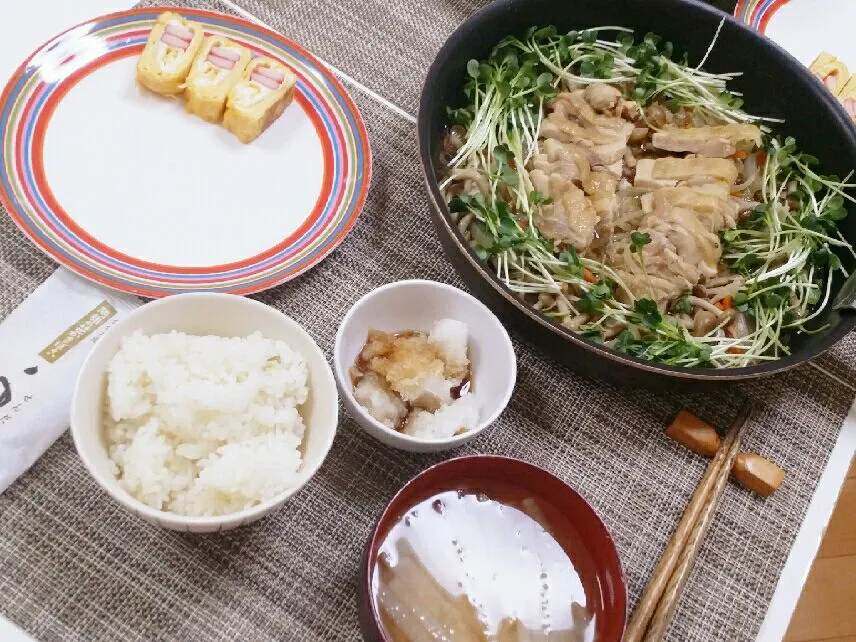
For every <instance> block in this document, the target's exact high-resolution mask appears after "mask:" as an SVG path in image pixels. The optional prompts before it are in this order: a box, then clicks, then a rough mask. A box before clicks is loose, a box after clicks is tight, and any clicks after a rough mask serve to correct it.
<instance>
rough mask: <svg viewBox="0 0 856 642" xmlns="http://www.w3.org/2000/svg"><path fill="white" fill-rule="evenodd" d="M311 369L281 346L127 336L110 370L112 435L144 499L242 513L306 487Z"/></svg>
mask: <svg viewBox="0 0 856 642" xmlns="http://www.w3.org/2000/svg"><path fill="white" fill-rule="evenodd" d="M308 377H309V374H308V369H307V365H306V362H305V360H304V359H303V357H302V356H301V355H300V354H298V353H297V352H295V351H294V350H292V349H291V348H290V347H289V346H288V345H287V344H286V343H284V342H283V341H275V340H271V339H265V338H264V337H262V336H261V334H259V333H254V334H252V335H250V336H248V337H246V338H224V337H215V336H190V335H186V334H183V333H179V332H171V333H169V334H156V335H152V336H146V335H144V334H143V333H142V332H140V331H136V332H134V333H133V334H131V335H129V336H127V337H125V338H123V339H122V342H121V346H120V349H119V351H118V352H117V354H116V355H115V356H114V357H113V358H112V360H111V361H110V364H109V366H108V369H107V408H106V413H105V415H106V416H105V437H106V442H107V448H108V453H109V457H110V460H111V462H112V464H113V465H114V471H113V472H114V474H115V475H116V477H117V479H118V480H119V483H120V485H121V486H122V487H123V488H124V489H125V490H126V491H127V492H128V493H129V494H130V495H132V496H133V497H135V498H136V499H137V500H139V501H141V502H143V503H144V504H146V505H148V506H151V507H152V508H155V509H157V510H163V511H169V512H172V513H176V514H179V515H191V516H215V515H226V514H230V513H235V512H238V511H241V510H243V509H246V508H250V507H252V506H256V505H258V504H260V503H262V502H265V501H268V500H270V499H272V498H274V497H276V496H277V495H279V494H281V493H283V492H285V491H286V490H288V489H289V488H292V487H294V486H296V485H297V484H298V480H297V473H298V470H299V469H300V466H301V464H302V444H303V440H304V432H305V426H304V421H303V417H302V416H301V413H300V409H301V406H302V404H304V403H305V402H306V400H307V397H308V394H309V389H308Z"/></svg>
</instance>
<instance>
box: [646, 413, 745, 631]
mask: <svg viewBox="0 0 856 642" xmlns="http://www.w3.org/2000/svg"><path fill="white" fill-rule="evenodd" d="M747 419H748V415H747ZM747 423H748V422H747V421H745V420H744V422H743V423H742V424H741V425H740V426H738V428H737V430H736V431H735V435H734V440H733V441H732V442H731V444H730V445H729V449H728V453H727V455H726V456H725V459H724V460H723V462H722V468H721V469H720V471H719V474H718V476H717V478H716V483H715V485H714V487H713V490H712V491H711V493H710V496H709V497H708V500H707V503H706V504H705V507H704V510H703V511H702V514H701V516H700V517H699V519H698V521H697V522H696V523H695V525H694V526H693V528H692V531H691V532H690V536H689V539H688V540H687V543H686V545H685V546H684V549H683V550H682V551H681V553H680V555H679V556H678V564H677V568H676V569H675V571H674V572H673V573H672V576H671V577H670V578H669V583H668V584H667V585H666V590H665V591H664V592H663V596H662V597H661V598H660V602H659V604H657V609H656V610H655V611H654V615H653V617H652V618H651V623H650V624H649V625H648V632H647V633H646V634H645V638H644V642H659V641H660V640H662V639H663V636H664V634H665V633H666V628H667V627H668V626H669V623H670V622H671V621H672V616H673V615H674V614H675V609H676V608H677V606H678V602H679V601H680V598H681V593H682V591H683V590H684V587H685V586H686V584H687V581H688V580H689V577H690V573H691V572H692V569H693V565H694V564H695V561H696V558H697V557H698V553H699V551H700V550H701V545H702V542H703V541H704V536H705V535H706V534H707V531H708V529H709V528H710V525H711V524H712V523H713V517H714V515H715V514H716V509H717V507H718V506H719V501H720V499H722V494H723V492H724V491H725V486H726V484H728V476H729V474H730V473H731V467H732V466H733V465H734V460H735V458H736V457H737V454H738V453H739V452H740V440H741V438H742V436H743V434H742V433H743V429H744V427H745V426H746V424H747ZM723 450H725V449H724V448H723Z"/></svg>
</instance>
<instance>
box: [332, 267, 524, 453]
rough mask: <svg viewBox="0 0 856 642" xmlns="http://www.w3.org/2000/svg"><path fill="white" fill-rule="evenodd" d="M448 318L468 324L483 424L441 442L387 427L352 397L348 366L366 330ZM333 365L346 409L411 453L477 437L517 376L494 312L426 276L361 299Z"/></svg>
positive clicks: (420, 326)
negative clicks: (425, 279)
mask: <svg viewBox="0 0 856 642" xmlns="http://www.w3.org/2000/svg"><path fill="white" fill-rule="evenodd" d="M446 318H448V319H456V320H458V321H462V322H463V323H466V324H467V327H468V328H469V339H470V345H469V347H470V362H471V370H472V380H473V394H474V395H475V397H476V400H477V402H478V406H479V416H480V417H481V422H480V423H479V425H478V426H476V427H475V428H474V429H473V430H470V431H468V432H465V433H463V434H460V435H455V436H454V437H451V438H449V439H437V440H434V439H421V438H417V437H411V436H410V435H405V434H404V433H400V432H397V431H395V430H392V429H390V428H387V427H386V426H384V425H383V424H382V423H381V422H379V421H378V420H377V419H375V418H374V417H372V416H371V415H370V414H369V413H368V412H367V411H366V409H365V408H363V407H362V406H361V405H360V404H359V403H357V400H356V399H355V398H354V388H353V383H352V382H351V376H350V369H351V367H352V366H353V365H354V362H355V360H356V359H357V356H358V355H359V353H360V351H361V350H362V348H363V346H364V345H365V342H366V337H367V335H368V331H369V330H371V329H374V330H383V331H385V332H403V331H406V330H421V331H423V332H428V331H429V330H430V329H431V326H432V325H433V324H434V322H435V321H438V320H440V319H446ZM333 369H334V370H335V372H336V383H337V384H338V385H339V392H340V394H341V395H342V399H343V401H344V402H345V409H346V410H347V411H348V413H349V414H350V415H351V416H352V417H353V418H354V419H355V420H356V421H357V423H358V424H360V426H361V427H362V428H363V429H364V430H365V431H366V432H368V433H369V434H370V435H372V436H374V437H375V438H377V439H378V440H380V441H381V442H383V443H385V444H386V445H388V446H393V447H395V448H400V449H401V450H407V451H410V452H439V451H441V450H449V449H451V448H456V447H458V446H460V445H462V444H464V443H466V442H468V441H470V440H471V439H473V438H474V437H475V436H476V435H478V434H479V433H480V432H481V431H482V430H484V429H485V428H487V427H488V426H489V425H491V424H492V423H493V422H494V421H496V419H497V417H499V415H500V414H501V413H502V411H503V410H504V409H505V406H506V405H507V404H508V400H509V399H511V393H512V392H513V391H514V384H515V381H516V380H517V359H516V357H515V355H514V347H513V346H512V345H511V339H510V338H509V337H508V332H506V331H505V328H504V327H503V326H502V324H501V323H500V322H499V319H497V318H496V316H495V315H494V314H493V312H491V311H490V310H488V309H487V307H485V305H484V304H483V303H482V302H481V301H479V300H478V299H476V298H475V297H473V296H471V295H469V294H467V293H466V292H463V291H462V290H459V289H458V288H455V287H452V286H451V285H445V284H443V283H437V282H435V281H422V280H413V281H398V282H395V283H390V284H388V285H384V286H381V287H379V288H377V289H376V290H372V291H371V292H369V293H368V294H366V295H365V296H364V297H363V298H361V299H360V300H359V301H357V302H356V303H355V304H354V307H352V308H351V309H350V310H349V311H348V313H347V314H346V315H345V318H344V319H342V323H341V325H340V326H339V331H338V332H337V333H336V345H335V347H334V349H333Z"/></svg>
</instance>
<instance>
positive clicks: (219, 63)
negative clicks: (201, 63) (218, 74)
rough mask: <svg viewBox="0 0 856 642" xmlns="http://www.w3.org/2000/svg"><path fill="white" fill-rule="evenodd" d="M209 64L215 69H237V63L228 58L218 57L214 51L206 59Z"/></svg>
mask: <svg viewBox="0 0 856 642" xmlns="http://www.w3.org/2000/svg"><path fill="white" fill-rule="evenodd" d="M205 60H207V61H208V62H210V63H211V64H212V65H214V66H215V67H220V69H232V68H234V67H235V61H234V60H229V59H228V58H224V57H223V56H218V55H216V54H214V51H213V49H212V50H211V51H209V52H208V56H207V57H206V58H205Z"/></svg>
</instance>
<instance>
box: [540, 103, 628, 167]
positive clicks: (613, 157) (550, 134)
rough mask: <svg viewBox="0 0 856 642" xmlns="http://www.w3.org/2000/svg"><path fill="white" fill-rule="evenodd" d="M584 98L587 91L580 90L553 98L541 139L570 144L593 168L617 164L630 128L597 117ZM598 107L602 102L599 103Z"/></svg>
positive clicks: (619, 120)
mask: <svg viewBox="0 0 856 642" xmlns="http://www.w3.org/2000/svg"><path fill="white" fill-rule="evenodd" d="M585 94H586V91H585V90H581V89H580V90H577V91H573V92H569V93H562V94H559V95H558V96H556V98H554V99H553V101H552V102H551V103H550V113H549V114H548V116H547V117H546V118H545V119H544V121H543V122H542V123H541V130H540V132H539V133H540V136H541V138H544V139H550V138H554V139H556V140H558V141H559V142H562V143H573V144H574V145H576V146H577V147H578V148H579V149H580V151H582V153H583V154H585V156H586V158H587V160H588V162H589V164H590V165H592V166H609V165H611V164H613V163H615V162H616V161H619V162H620V161H621V159H622V157H623V156H624V148H625V147H626V146H627V140H628V139H629V138H630V134H632V133H633V124H632V123H630V122H628V121H626V120H624V119H623V118H618V117H615V116H607V115H604V114H598V113H596V112H595V111H594V109H593V108H592V106H591V105H590V104H589V103H588V102H587V101H586V98H585ZM595 98H600V97H597V96H596V97H595ZM598 104H602V102H601V101H600V100H598ZM619 175H620V168H619Z"/></svg>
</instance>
